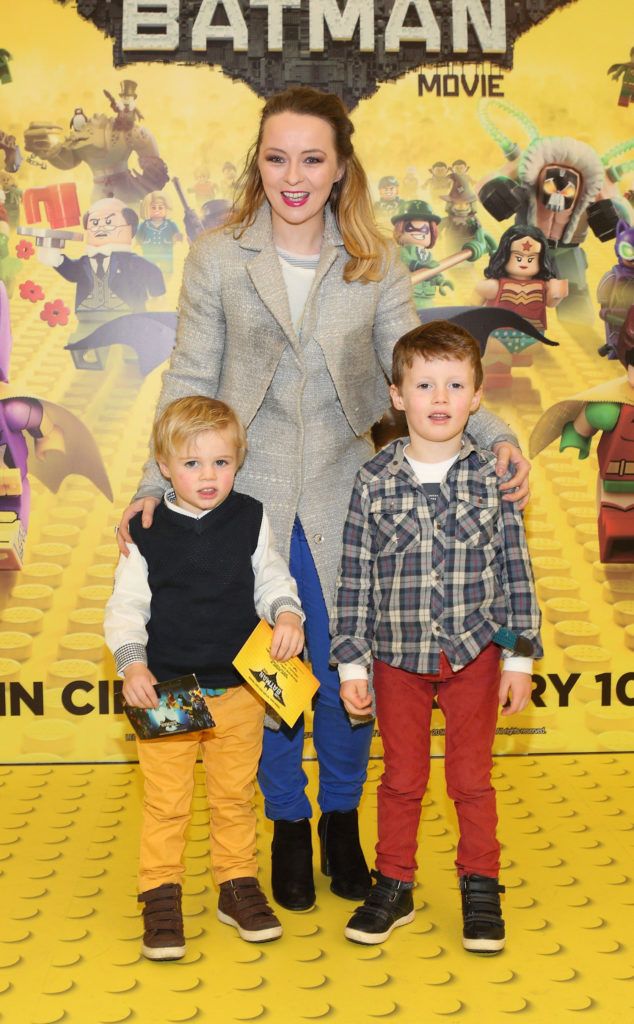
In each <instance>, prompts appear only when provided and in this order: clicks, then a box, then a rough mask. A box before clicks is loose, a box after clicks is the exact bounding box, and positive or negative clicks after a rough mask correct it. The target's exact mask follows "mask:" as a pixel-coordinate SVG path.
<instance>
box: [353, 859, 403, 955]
mask: <svg viewBox="0 0 634 1024" xmlns="http://www.w3.org/2000/svg"><path fill="white" fill-rule="evenodd" d="M372 874H373V875H374V876H375V878H376V882H375V884H374V886H373V887H372V889H370V892H369V893H368V895H367V896H366V898H365V903H364V904H363V906H362V907H357V909H356V910H355V912H354V914H353V915H352V917H351V918H350V920H349V921H348V924H347V925H346V928H345V931H344V935H345V936H346V938H347V939H350V940H351V941H352V942H361V943H362V944H363V945H365V946H376V945H378V943H379V942H385V940H386V939H387V938H389V936H390V935H391V934H392V932H393V931H394V929H395V928H400V927H401V925H403V924H410V923H411V922H412V921H413V920H414V916H415V912H414V898H413V896H412V889H411V888H408V889H404V888H403V885H404V884H405V883H403V882H400V881H399V880H398V879H396V878H388V877H387V875H382V874H381V872H380V871H373V872H372Z"/></svg>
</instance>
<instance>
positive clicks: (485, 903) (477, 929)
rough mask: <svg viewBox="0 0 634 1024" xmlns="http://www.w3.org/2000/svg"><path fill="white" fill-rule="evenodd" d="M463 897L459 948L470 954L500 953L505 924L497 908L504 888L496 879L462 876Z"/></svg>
mask: <svg viewBox="0 0 634 1024" xmlns="http://www.w3.org/2000/svg"><path fill="white" fill-rule="evenodd" d="M460 891H461V893H462V920H463V929H462V945H463V946H464V948H465V949H468V950H469V951H470V952H471V953H489V954H493V953H499V952H500V951H501V950H502V949H504V943H505V937H504V921H503V919H502V909H501V907H500V893H501V892H505V889H504V886H503V885H500V884H499V883H498V880H497V878H487V877H486V876H485V875H463V876H462V878H461V879H460Z"/></svg>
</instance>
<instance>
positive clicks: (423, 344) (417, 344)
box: [392, 320, 484, 391]
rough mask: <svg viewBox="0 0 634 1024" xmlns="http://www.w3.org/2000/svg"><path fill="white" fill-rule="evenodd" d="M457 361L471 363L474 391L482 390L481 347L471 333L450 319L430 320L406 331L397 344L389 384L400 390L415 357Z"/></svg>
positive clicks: (393, 354)
mask: <svg viewBox="0 0 634 1024" xmlns="http://www.w3.org/2000/svg"><path fill="white" fill-rule="evenodd" d="M416 356H422V357H423V359H460V360H465V361H466V362H469V363H471V365H472V367H473V377H474V383H475V389H476V391H479V390H480V388H481V387H482V381H483V379H484V372H483V370H482V359H481V356H480V346H479V344H478V342H477V341H476V339H475V338H474V337H473V335H472V334H469V332H468V331H465V329H464V327H460V326H459V324H452V323H451V322H450V321H449V320H433V321H432V322H431V323H429V324H421V325H420V327H415V328H414V330H413V331H408V333H407V334H404V335H403V337H402V338H399V340H398V341H397V342H396V345H395V346H394V351H393V353H392V384H394V385H395V386H396V387H397V388H400V387H401V385H402V383H403V377H404V374H405V368H406V367H407V368H411V367H412V366H413V364H414V358H415V357H416Z"/></svg>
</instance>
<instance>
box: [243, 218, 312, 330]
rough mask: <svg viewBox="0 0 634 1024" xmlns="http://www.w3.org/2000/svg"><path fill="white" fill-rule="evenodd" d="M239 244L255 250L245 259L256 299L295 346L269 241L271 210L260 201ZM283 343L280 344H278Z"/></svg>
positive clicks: (271, 235)
mask: <svg viewBox="0 0 634 1024" xmlns="http://www.w3.org/2000/svg"><path fill="white" fill-rule="evenodd" d="M240 246H241V248H243V249H251V250H253V251H255V252H257V256H254V257H253V259H251V260H249V262H248V264H247V273H248V275H249V277H250V278H251V282H252V284H253V287H254V288H255V290H256V292H257V293H258V295H259V297H260V299H261V300H262V302H263V303H264V305H265V306H266V308H267V309H268V310H269V312H270V313H271V314H272V315H273V316H274V317H275V319H276V320H277V322H278V324H279V325H280V327H281V329H282V331H283V332H284V334H285V336H286V338H287V339H288V341H289V342H290V343H291V345H292V347H293V348H294V349H296V350H297V349H298V348H299V338H298V337H297V332H296V331H295V328H294V327H293V322H292V320H291V311H290V307H289V304H288V293H287V291H286V285H285V284H284V278H283V277H282V269H281V267H280V261H279V257H278V255H277V250H276V248H275V245H274V244H273V232H272V230H271V211H270V209H269V206H268V204H266V203H264V204H263V205H262V206H261V207H260V209H259V211H258V214H257V216H256V218H255V221H254V222H253V224H252V225H251V227H249V228H247V230H246V231H245V232H244V234H243V235H242V238H241V239H240ZM280 347H281V348H282V347H283V344H280Z"/></svg>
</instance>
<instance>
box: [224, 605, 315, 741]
mask: <svg viewBox="0 0 634 1024" xmlns="http://www.w3.org/2000/svg"><path fill="white" fill-rule="evenodd" d="M272 636H273V630H272V629H271V627H270V626H269V624H268V622H265V621H264V620H262V621H261V622H260V623H259V625H257V626H256V627H255V629H254V630H253V632H252V633H251V636H250V637H249V639H248V640H247V642H246V643H245V644H244V646H243V647H242V648H241V650H240V651H238V653H237V655H236V656H235V658H234V659H233V664H234V665H235V667H236V668H237V670H238V672H239V673H240V675H241V676H244V678H245V679H246V681H247V683H248V684H249V686H251V687H253V689H254V690H255V691H256V692H257V693H259V694H260V696H261V697H262V698H263V699H264V700H265V701H266V702H267V704H270V705H271V707H272V708H274V709H275V711H277V713H278V715H279V716H280V718H282V719H283V720H284V721H285V722H286V724H287V725H295V722H296V721H297V719H298V718H299V716H300V715H301V713H302V711H306V709H307V708H308V707H309V705H310V702H311V700H312V698H313V696H314V694H315V693H316V692H317V689H318V687H319V682H318V680H317V679H315V677H314V675H313V674H312V672H311V671H310V669H308V668H307V667H306V665H305V664H304V662H303V661H302V660H301V658H289V659H288V661H277V660H276V659H275V658H272V657H271V637H272Z"/></svg>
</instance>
